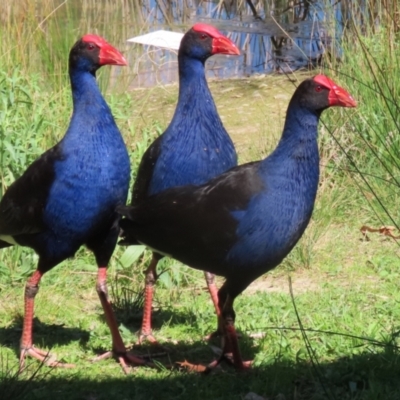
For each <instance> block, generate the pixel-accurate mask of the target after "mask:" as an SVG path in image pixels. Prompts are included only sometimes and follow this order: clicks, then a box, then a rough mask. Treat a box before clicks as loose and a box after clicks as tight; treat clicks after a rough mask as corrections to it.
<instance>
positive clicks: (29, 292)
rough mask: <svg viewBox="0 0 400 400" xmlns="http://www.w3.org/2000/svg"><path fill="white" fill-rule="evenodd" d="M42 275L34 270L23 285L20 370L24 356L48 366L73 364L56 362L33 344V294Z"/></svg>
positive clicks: (70, 366) (68, 365) (71, 365)
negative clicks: (23, 310)
mask: <svg viewBox="0 0 400 400" xmlns="http://www.w3.org/2000/svg"><path fill="white" fill-rule="evenodd" d="M42 276H43V273H42V272H41V271H38V270H36V271H35V272H34V273H33V274H32V276H31V277H30V278H29V279H28V281H27V282H26V285H25V313H24V326H23V330H22V337H21V345H20V348H21V351H20V357H19V367H20V370H21V371H22V370H23V369H24V368H25V358H26V357H28V356H30V357H33V358H36V359H38V360H39V361H41V362H43V363H45V364H46V365H48V366H49V367H64V368H72V367H74V365H73V364H64V363H60V362H57V361H56V360H55V358H54V356H51V354H50V353H49V352H48V351H44V350H41V349H38V348H36V347H35V346H34V345H33V314H34V303H35V296H36V294H37V292H38V291H39V283H40V280H41V278H42Z"/></svg>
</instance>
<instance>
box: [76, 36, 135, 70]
mask: <svg viewBox="0 0 400 400" xmlns="http://www.w3.org/2000/svg"><path fill="white" fill-rule="evenodd" d="M82 40H83V41H84V42H92V43H94V44H95V45H96V46H97V47H98V48H99V49H100V52H99V63H100V65H128V62H127V61H126V60H125V57H124V56H123V55H122V54H121V53H120V52H119V51H118V50H117V49H116V48H115V47H113V46H111V44H110V43H108V42H107V41H106V40H105V39H103V38H102V37H101V36H98V35H93V34H90V33H88V34H87V35H85V36H83V37H82Z"/></svg>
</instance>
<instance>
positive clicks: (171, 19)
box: [13, 0, 367, 88]
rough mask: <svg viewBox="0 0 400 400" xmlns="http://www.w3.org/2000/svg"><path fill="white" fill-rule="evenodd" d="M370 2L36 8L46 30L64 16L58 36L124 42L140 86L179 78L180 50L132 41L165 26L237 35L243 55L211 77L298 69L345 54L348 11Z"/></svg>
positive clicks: (158, 1)
mask: <svg viewBox="0 0 400 400" xmlns="http://www.w3.org/2000/svg"><path fill="white" fill-rule="evenodd" d="M365 1H367V0H357V1H355V2H345V1H340V0H339V1H338V0H299V1H297V0H296V1H293V0H236V1H235V0H124V1H121V2H115V1H111V0H100V1H99V0H82V1H78V0H69V1H61V0H46V2H35V5H36V11H35V12H36V14H37V15H38V16H39V17H38V20H44V21H46V23H42V22H41V23H40V24H39V25H40V28H41V29H48V27H49V26H50V25H51V21H52V20H54V19H57V21H58V24H57V25H56V28H54V29H53V30H52V32H51V34H52V35H53V38H52V40H53V41H54V35H59V38H62V35H63V34H64V35H69V36H72V34H74V35H75V36H74V37H75V38H76V37H79V35H80V34H82V33H85V32H88V31H91V32H94V33H98V34H100V35H102V36H104V37H106V38H107V39H108V40H109V41H110V42H111V43H113V44H115V45H117V46H118V48H120V49H121V50H123V51H124V52H125V54H126V56H127V58H128V61H129V63H130V67H129V68H130V69H129V71H130V76H129V83H128V85H127V86H128V87H131V88H137V87H150V86H155V85H156V84H159V83H161V84H168V83H172V82H176V81H177V79H178V76H177V54H176V51H173V50H167V49H160V48H156V47H154V46H143V45H140V44H132V43H127V42H126V40H127V39H129V38H131V37H134V36H137V35H143V34H146V33H148V32H151V31H155V30H160V29H167V30H172V31H177V32H185V31H186V30H187V29H189V28H190V27H191V26H192V25H193V24H194V23H196V22H204V23H209V24H212V25H214V26H216V27H217V28H219V29H220V30H221V31H222V33H224V34H225V35H227V36H228V37H229V38H231V39H232V40H233V41H234V42H235V43H236V44H237V46H238V47H239V49H240V50H241V55H240V56H239V57H227V56H213V57H211V58H210V59H209V61H208V62H207V75H208V77H215V78H231V77H243V76H250V75H253V74H268V73H290V72H292V71H295V70H298V69H300V68H305V67H315V66H317V65H318V64H319V63H320V62H321V59H322V58H323V57H335V58H340V56H341V50H340V42H341V36H342V32H343V29H344V28H343V26H344V23H343V18H342V16H343V15H347V16H349V15H350V14H351V17H352V18H354V15H355V14H354V10H355V9H356V14H357V12H359V10H360V9H362V7H361V6H362V4H363V2H365ZM25 2H26V4H31V3H30V2H29V0H25ZM355 3H357V7H356V6H355V5H354V4H355ZM18 4H19V3H18ZM13 7H16V5H15V6H13ZM63 40H64V42H65V41H66V37H65V36H64V38H63ZM68 40H69V38H68ZM69 43H70V42H69ZM69 45H70V44H69ZM52 46H53V47H54V45H53V44H52Z"/></svg>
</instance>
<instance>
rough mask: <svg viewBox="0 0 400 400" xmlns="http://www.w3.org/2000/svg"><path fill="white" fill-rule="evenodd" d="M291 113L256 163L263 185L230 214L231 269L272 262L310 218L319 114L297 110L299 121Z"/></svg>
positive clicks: (259, 266)
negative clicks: (232, 239)
mask: <svg viewBox="0 0 400 400" xmlns="http://www.w3.org/2000/svg"><path fill="white" fill-rule="evenodd" d="M299 113H300V111H299V112H297V114H299ZM293 114H294V113H293V110H292V117H291V118H288V119H287V123H286V126H285V130H284V133H283V136H282V139H281V141H280V143H279V145H278V147H277V148H276V149H275V151H274V152H273V153H272V154H271V155H270V156H269V157H267V158H266V159H265V160H263V161H262V162H261V163H260V164H259V171H258V173H259V176H260V178H261V179H262V180H263V182H264V184H265V188H264V190H263V191H262V192H260V193H256V194H254V196H253V197H252V198H251V199H250V201H249V203H248V205H247V207H246V209H245V210H240V211H236V212H233V213H232V215H233V217H234V218H235V219H236V220H237V221H238V227H237V230H236V236H237V241H236V243H235V245H234V246H233V247H232V248H231V249H230V251H229V252H228V254H227V257H226V260H227V262H228V263H229V265H230V266H231V269H232V270H235V269H237V270H238V271H239V270H240V269H242V268H247V269H253V270H255V271H256V270H258V269H260V270H263V272H266V271H267V270H268V269H269V268H273V267H275V266H276V265H278V264H279V263H280V262H281V261H282V259H283V258H284V257H286V255H287V254H288V253H289V252H290V251H291V250H292V248H293V247H294V245H295V244H296V243H297V241H298V240H299V238H300V237H301V236H302V234H303V233H304V231H305V229H306V227H307V225H308V222H309V220H310V218H311V215H312V211H313V208H314V203H315V197H316V194H317V188H318V180H319V154H318V145H317V123H318V119H317V117H316V116H309V115H306V116H304V115H302V118H301V120H300V122H299V121H298V120H296V118H294V117H295V116H296V115H294V116H293ZM249 254H251V258H249V256H248V255H249Z"/></svg>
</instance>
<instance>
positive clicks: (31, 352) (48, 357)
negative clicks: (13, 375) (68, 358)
mask: <svg viewBox="0 0 400 400" xmlns="http://www.w3.org/2000/svg"><path fill="white" fill-rule="evenodd" d="M27 357H32V358H36V359H37V360H39V361H40V362H42V363H43V364H44V365H46V366H48V367H52V368H54V367H57V368H74V367H75V364H67V363H63V362H60V361H57V359H56V356H55V355H53V354H51V353H50V352H49V351H45V350H41V349H39V348H37V347H35V346H31V347H29V348H24V349H21V352H20V357H19V366H20V370H21V371H22V370H23V369H24V368H25V359H26V358H27Z"/></svg>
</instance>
